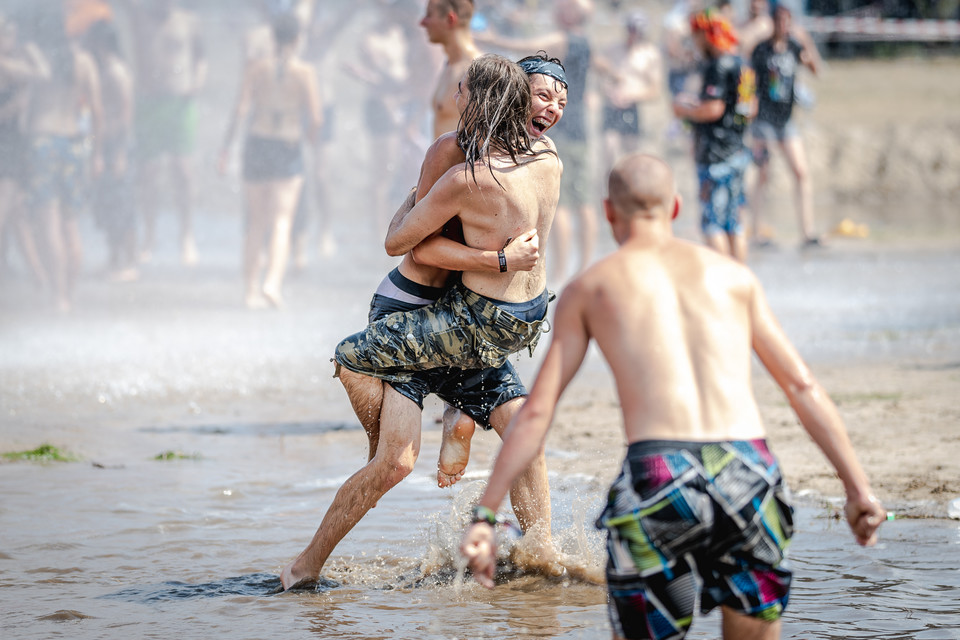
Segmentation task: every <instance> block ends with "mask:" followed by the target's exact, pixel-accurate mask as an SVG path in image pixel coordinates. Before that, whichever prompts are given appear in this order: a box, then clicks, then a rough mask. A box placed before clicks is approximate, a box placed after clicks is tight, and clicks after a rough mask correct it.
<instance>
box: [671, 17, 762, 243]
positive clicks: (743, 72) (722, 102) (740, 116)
mask: <svg viewBox="0 0 960 640" xmlns="http://www.w3.org/2000/svg"><path fill="white" fill-rule="evenodd" d="M690 28H691V31H692V32H693V37H694V41H695V42H696V43H697V46H698V47H699V49H700V51H701V52H702V53H703V55H704V58H705V63H704V66H703V69H702V71H701V73H702V76H703V82H702V87H701V89H700V95H699V97H696V98H694V97H690V96H685V95H682V94H681V95H680V96H678V97H677V98H676V99H675V100H674V102H673V113H674V115H676V116H677V117H678V118H683V119H685V120H689V121H690V122H692V123H693V128H694V162H695V163H696V165H697V177H698V179H699V182H700V207H701V218H700V228H701V230H702V232H703V235H704V239H705V241H706V243H707V244H708V245H709V246H710V247H712V248H713V249H716V250H717V251H719V252H720V253H723V254H726V255H730V256H733V257H734V258H735V259H737V260H739V261H740V262H746V259H747V242H746V236H745V234H744V228H743V224H742V222H741V220H740V207H741V205H742V204H743V175H744V172H745V171H746V168H747V165H749V163H750V154H749V153H748V152H747V150H746V147H745V145H744V141H743V134H744V131H745V130H746V127H747V123H748V121H749V120H750V118H752V117H753V116H754V115H755V113H756V97H755V96H754V79H753V73H752V71H751V70H750V69H749V67H745V66H744V65H743V63H742V62H741V60H740V58H739V56H737V55H736V53H735V51H736V45H737V37H736V34H735V33H734V31H733V27H732V26H731V25H730V21H729V20H727V19H726V17H724V16H723V15H722V14H720V13H719V12H718V11H717V10H715V9H705V10H703V11H700V12H698V13H696V14H694V15H693V16H692V17H691V19H690Z"/></svg>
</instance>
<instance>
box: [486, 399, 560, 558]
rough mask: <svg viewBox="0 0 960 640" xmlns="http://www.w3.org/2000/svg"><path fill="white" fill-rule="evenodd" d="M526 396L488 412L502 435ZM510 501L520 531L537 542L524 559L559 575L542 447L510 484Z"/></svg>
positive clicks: (492, 422) (496, 429) (493, 424)
mask: <svg viewBox="0 0 960 640" xmlns="http://www.w3.org/2000/svg"><path fill="white" fill-rule="evenodd" d="M524 402H526V398H514V399H513V400H510V401H508V402H505V403H503V404H502V405H500V406H499V407H497V408H496V409H494V410H493V413H491V414H490V425H491V426H492V427H493V429H494V431H496V432H497V433H498V434H500V437H501V438H503V434H504V432H505V431H506V430H507V427H508V426H509V425H510V421H511V420H513V417H514V416H515V415H516V414H517V412H518V411H520V407H522V406H523V403H524ZM510 504H511V506H512V507H513V513H514V514H515V515H516V516H517V522H519V523H520V528H521V529H523V531H524V533H525V534H526V533H531V534H533V536H534V538H535V539H536V540H539V542H540V544H539V545H538V546H537V549H536V553H534V554H531V556H530V557H528V558H526V560H527V561H528V565H529V564H530V561H531V560H533V561H534V563H535V564H536V567H537V568H538V569H539V570H541V571H543V572H544V573H547V574H549V575H559V574H560V573H562V572H563V567H561V566H560V565H559V564H558V563H557V558H556V551H555V550H554V548H553V536H552V534H551V531H550V483H549V481H548V480H547V461H546V457H545V456H544V452H543V449H541V450H540V452H539V453H538V454H537V457H536V458H535V459H534V460H533V462H531V463H530V466H529V467H527V470H526V471H524V472H523V474H522V475H521V476H520V477H518V478H517V480H516V481H515V482H514V483H513V486H512V487H510Z"/></svg>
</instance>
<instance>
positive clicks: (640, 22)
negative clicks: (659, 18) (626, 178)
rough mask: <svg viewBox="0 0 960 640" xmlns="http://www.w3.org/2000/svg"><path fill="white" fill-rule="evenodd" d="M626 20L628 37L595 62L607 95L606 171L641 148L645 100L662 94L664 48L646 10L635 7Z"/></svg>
mask: <svg viewBox="0 0 960 640" xmlns="http://www.w3.org/2000/svg"><path fill="white" fill-rule="evenodd" d="M624 24H625V26H626V40H625V41H624V42H622V43H618V44H617V45H615V46H613V47H611V48H609V49H608V50H607V51H605V52H603V54H601V55H598V56H597V59H596V61H595V62H594V67H595V68H596V69H597V71H598V75H599V78H600V90H601V93H602V95H603V117H602V120H601V122H602V128H603V142H604V149H605V152H606V165H607V166H606V169H605V171H604V173H608V172H609V170H610V167H611V166H612V164H613V163H614V162H615V161H616V160H617V158H619V157H620V156H622V155H625V154H627V153H636V152H637V151H639V150H640V141H641V139H642V138H643V135H644V130H643V116H642V109H643V104H644V103H645V102H650V101H652V100H656V99H657V98H659V97H660V92H661V90H662V85H663V61H662V60H661V56H660V49H659V48H658V47H657V46H656V45H655V44H653V43H652V42H650V40H648V39H647V28H648V22H647V16H646V14H645V13H643V12H642V11H639V10H637V11H631V12H629V13H627V14H626V15H625V16H624Z"/></svg>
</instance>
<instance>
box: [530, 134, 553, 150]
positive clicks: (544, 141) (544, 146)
mask: <svg viewBox="0 0 960 640" xmlns="http://www.w3.org/2000/svg"><path fill="white" fill-rule="evenodd" d="M533 150H534V151H538V152H542V151H552V152H554V153H556V152H557V145H556V144H555V143H554V141H553V140H552V139H551V138H550V137H549V136H546V135H542V136H540V137H539V138H538V139H537V141H536V142H535V143H534V144H533Z"/></svg>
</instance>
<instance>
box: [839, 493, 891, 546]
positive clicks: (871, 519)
mask: <svg viewBox="0 0 960 640" xmlns="http://www.w3.org/2000/svg"><path fill="white" fill-rule="evenodd" d="M843 510H844V512H845V513H846V516H847V524H849V525H850V530H851V531H853V535H854V537H856V539H857V544H859V545H861V546H864V547H872V546H873V545H875V544H876V543H877V529H879V528H880V525H881V524H882V523H883V521H884V520H886V519H887V512H886V510H885V509H884V508H883V505H881V504H880V501H879V500H877V499H876V497H874V496H873V495H871V494H868V495H867V497H866V498H851V497H848V498H847V504H846V505H844V508H843Z"/></svg>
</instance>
